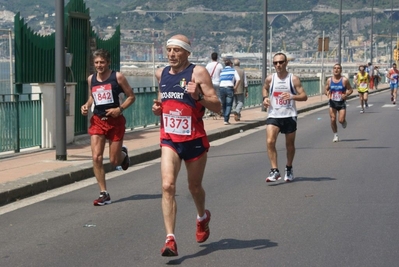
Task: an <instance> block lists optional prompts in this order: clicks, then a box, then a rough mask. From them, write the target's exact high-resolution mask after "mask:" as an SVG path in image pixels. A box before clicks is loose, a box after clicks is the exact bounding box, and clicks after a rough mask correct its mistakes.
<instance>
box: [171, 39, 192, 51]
mask: <svg viewBox="0 0 399 267" xmlns="http://www.w3.org/2000/svg"><path fill="white" fill-rule="evenodd" d="M170 45H177V46H180V47H181V48H183V49H184V50H186V51H188V52H190V53H191V45H189V44H188V43H186V42H183V41H181V40H179V39H169V40H168V41H167V42H166V47H168V46H170Z"/></svg>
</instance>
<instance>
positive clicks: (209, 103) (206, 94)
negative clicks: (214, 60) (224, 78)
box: [187, 65, 221, 112]
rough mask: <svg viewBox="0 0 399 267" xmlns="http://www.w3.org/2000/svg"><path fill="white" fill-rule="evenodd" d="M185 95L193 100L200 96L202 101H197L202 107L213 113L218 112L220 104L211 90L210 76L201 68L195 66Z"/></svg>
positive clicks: (213, 90) (214, 92)
mask: <svg viewBox="0 0 399 267" xmlns="http://www.w3.org/2000/svg"><path fill="white" fill-rule="evenodd" d="M187 93H189V94H191V97H192V98H194V99H195V100H199V99H200V94H202V95H203V99H202V100H199V101H200V103H201V104H202V105H203V106H204V107H206V108H207V109H209V110H210V111H213V112H219V111H220V107H221V103H220V101H219V98H218V97H217V95H216V91H215V89H214V88H213V84H212V80H211V76H210V75H209V73H208V71H207V70H206V68H204V67H203V66H198V65H197V66H195V68H194V70H193V75H192V79H191V81H190V82H189V83H188V84H187Z"/></svg>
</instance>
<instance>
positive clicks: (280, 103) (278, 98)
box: [273, 92, 291, 109]
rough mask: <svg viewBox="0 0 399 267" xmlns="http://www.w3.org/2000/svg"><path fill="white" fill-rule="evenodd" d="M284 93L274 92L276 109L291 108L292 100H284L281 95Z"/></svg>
mask: <svg viewBox="0 0 399 267" xmlns="http://www.w3.org/2000/svg"><path fill="white" fill-rule="evenodd" d="M282 93H283V92H273V98H274V105H273V106H274V107H275V108H277V109H278V108H281V107H290V106H291V100H289V99H288V100H284V99H283V98H282V97H281V94H282Z"/></svg>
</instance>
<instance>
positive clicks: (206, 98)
mask: <svg viewBox="0 0 399 267" xmlns="http://www.w3.org/2000/svg"><path fill="white" fill-rule="evenodd" d="M166 50H167V56H168V62H169V66H167V67H165V68H161V69H157V71H156V74H155V75H156V77H157V79H158V83H159V95H158V99H156V100H154V104H153V106H152V111H153V113H154V114H155V115H157V116H161V127H160V131H161V134H160V137H161V176H162V212H163V217H164V224H165V230H166V241H165V244H164V246H163V248H162V250H161V255H162V256H165V257H171V256H178V253H177V245H176V237H175V225H176V211H177V208H176V199H175V195H176V180H177V176H178V173H179V170H180V167H181V165H182V161H183V160H184V163H185V166H186V169H187V180H188V188H189V190H190V193H191V195H192V197H193V200H194V203H195V207H196V209H197V220H196V224H197V230H196V241H197V242H198V243H202V242H205V241H206V240H207V239H208V237H209V234H210V231H209V221H210V219H211V213H210V212H209V210H207V209H205V191H204V188H203V187H202V178H203V174H204V171H205V166H206V161H207V152H208V149H209V147H210V145H209V141H208V137H207V135H206V132H205V128H204V122H203V120H202V118H203V116H204V113H205V108H207V109H209V110H210V111H213V112H219V110H220V105H221V104H220V101H219V99H218V97H217V95H216V92H215V90H214V88H213V86H212V80H211V77H210V75H209V73H208V71H207V70H206V69H205V68H204V67H202V66H196V65H194V64H192V63H190V62H189V60H188V57H189V56H190V54H191V51H192V49H191V44H190V41H189V40H188V38H187V37H186V36H184V35H180V34H179V35H175V36H173V37H171V38H170V39H169V40H168V41H167V43H166Z"/></svg>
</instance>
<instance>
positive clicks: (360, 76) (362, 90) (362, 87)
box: [356, 66, 370, 113]
mask: <svg viewBox="0 0 399 267" xmlns="http://www.w3.org/2000/svg"><path fill="white" fill-rule="evenodd" d="M356 78H357V79H356V85H357V86H356V87H357V92H358V93H359V98H360V106H361V108H362V109H361V110H360V113H364V107H366V108H368V107H369V104H368V103H367V100H368V95H369V84H370V76H369V74H368V73H367V72H365V71H364V66H359V72H358V73H357V76H356Z"/></svg>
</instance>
